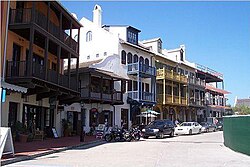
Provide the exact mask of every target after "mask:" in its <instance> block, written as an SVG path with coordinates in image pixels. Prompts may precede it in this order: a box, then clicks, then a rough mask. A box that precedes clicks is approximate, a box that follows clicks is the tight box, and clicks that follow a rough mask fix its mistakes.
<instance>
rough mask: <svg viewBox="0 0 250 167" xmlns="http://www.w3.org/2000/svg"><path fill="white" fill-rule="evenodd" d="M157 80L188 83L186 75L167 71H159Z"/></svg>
mask: <svg viewBox="0 0 250 167" xmlns="http://www.w3.org/2000/svg"><path fill="white" fill-rule="evenodd" d="M156 79H157V80H160V79H169V80H173V81H176V82H182V83H187V81H188V80H187V77H186V76H185V75H181V74H177V73H175V72H173V71H168V70H166V69H158V70H157V75H156Z"/></svg>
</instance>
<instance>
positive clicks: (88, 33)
mask: <svg viewBox="0 0 250 167" xmlns="http://www.w3.org/2000/svg"><path fill="white" fill-rule="evenodd" d="M89 41H92V31H88V32H87V33H86V42H89Z"/></svg>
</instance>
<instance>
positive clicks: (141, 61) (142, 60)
mask: <svg viewBox="0 0 250 167" xmlns="http://www.w3.org/2000/svg"><path fill="white" fill-rule="evenodd" d="M139 61H140V64H143V63H144V58H143V57H142V56H141V57H140V60H139Z"/></svg>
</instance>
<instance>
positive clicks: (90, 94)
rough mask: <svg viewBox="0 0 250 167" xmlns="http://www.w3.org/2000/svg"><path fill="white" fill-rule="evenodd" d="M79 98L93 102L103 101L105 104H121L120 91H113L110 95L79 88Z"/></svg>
mask: <svg viewBox="0 0 250 167" xmlns="http://www.w3.org/2000/svg"><path fill="white" fill-rule="evenodd" d="M80 92H81V97H82V98H85V99H94V100H103V101H106V102H113V103H117V102H122V101H123V99H122V92H121V91H115V92H112V91H110V93H102V92H97V91H92V90H91V89H89V87H83V88H80Z"/></svg>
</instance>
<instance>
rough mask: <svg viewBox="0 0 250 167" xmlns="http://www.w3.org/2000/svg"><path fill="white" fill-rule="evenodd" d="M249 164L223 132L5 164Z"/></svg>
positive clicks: (249, 158) (65, 166)
mask: <svg viewBox="0 0 250 167" xmlns="http://www.w3.org/2000/svg"><path fill="white" fill-rule="evenodd" d="M10 166H13V167H27V166H32V167H42V166H43V167H56V166H60V167H79V166H84V167H85V166H86V167H110V166H115V167H125V166H126V167H128V166H131V167H167V166H170V167H177V166H178V167H189V166H190V167H221V166H226V167H249V166H250V156H247V155H244V154H241V153H237V152H234V151H232V150H230V149H229V148H227V147H225V146H224V144H223V133H222V132H213V133H207V134H199V135H191V136H177V137H174V138H169V137H166V138H164V139H146V140H144V139H142V140H141V141H138V142H129V143H128V142H113V143H105V144H101V145H98V146H88V147H86V146H85V147H82V148H78V149H73V150H67V151H64V152H60V153H55V154H51V155H47V156H44V157H40V158H36V159H34V160H29V161H22V162H19V163H15V164H10V165H7V166H6V167H10Z"/></svg>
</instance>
